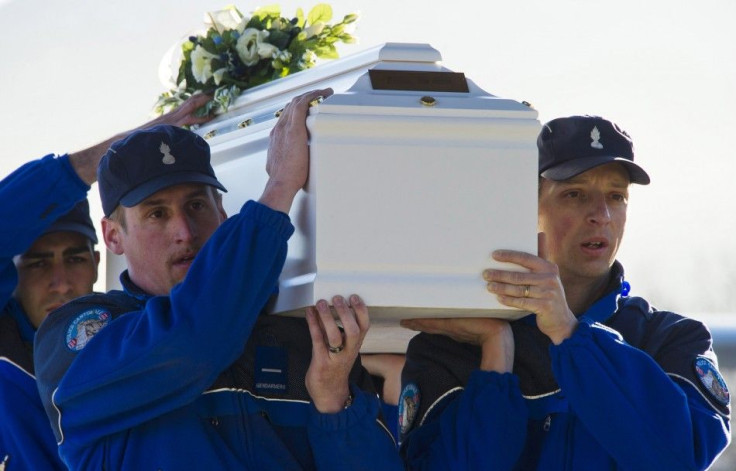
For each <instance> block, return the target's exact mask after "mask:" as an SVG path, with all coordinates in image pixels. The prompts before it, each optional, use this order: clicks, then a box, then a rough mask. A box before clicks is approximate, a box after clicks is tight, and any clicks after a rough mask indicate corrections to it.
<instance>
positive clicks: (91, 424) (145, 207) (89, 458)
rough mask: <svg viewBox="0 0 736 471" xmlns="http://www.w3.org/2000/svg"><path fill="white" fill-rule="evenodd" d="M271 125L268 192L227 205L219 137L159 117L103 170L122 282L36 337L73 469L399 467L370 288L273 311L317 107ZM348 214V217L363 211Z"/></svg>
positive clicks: (304, 105)
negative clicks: (365, 363) (218, 173)
mask: <svg viewBox="0 0 736 471" xmlns="http://www.w3.org/2000/svg"><path fill="white" fill-rule="evenodd" d="M330 92H331V91H330V90H322V91H315V92H312V93H307V94H305V95H302V96H300V97H297V98H295V99H294V100H293V101H292V102H291V103H290V104H289V105H287V106H286V108H285V109H284V112H283V113H282V115H281V117H280V118H279V120H278V123H277V125H276V126H275V127H274V129H273V131H272V138H271V144H270V146H269V150H268V159H267V171H268V173H269V180H268V182H267V184H266V187H265V189H264V191H263V194H262V196H261V198H260V199H259V201H257V202H256V201H248V202H246V203H245V204H244V205H243V207H242V208H241V210H240V212H239V213H238V214H236V215H234V216H232V217H230V218H229V219H226V215H225V213H224V210H223V208H222V204H221V195H220V193H219V192H218V191H216V190H218V189H219V190H223V191H224V188H223V187H222V185H221V184H220V183H219V181H218V180H217V178H216V177H215V175H214V172H213V169H212V167H211V165H210V160H209V159H210V155H209V147H208V145H207V143H206V142H205V141H204V140H203V139H202V138H200V137H199V136H197V135H196V134H194V133H190V132H186V131H183V130H179V129H177V128H172V127H156V128H152V129H150V130H147V131H141V132H138V133H134V134H133V135H131V136H130V137H129V138H127V139H125V140H122V141H119V142H117V143H115V144H113V145H112V146H111V148H110V150H109V151H108V152H107V154H106V155H105V156H104V157H103V160H102V161H101V163H100V167H99V186H100V195H101V198H102V202H103V209H104V213H105V218H104V219H103V224H102V225H103V234H104V239H105V243H106V245H107V247H108V248H109V249H110V250H111V251H113V252H114V253H116V254H122V255H124V256H125V258H126V262H127V265H128V269H127V270H126V271H125V272H123V274H122V275H121V281H122V284H123V291H111V292H109V293H107V294H104V295H102V294H100V295H91V296H88V297H84V298H80V299H77V300H75V301H73V302H71V303H69V304H67V305H66V306H64V307H62V308H61V309H59V310H58V311H56V312H55V313H54V314H53V315H52V316H50V317H49V318H48V319H47V320H46V322H44V324H43V325H42V326H41V328H40V329H39V332H38V334H37V336H36V344H35V353H36V371H37V374H38V382H39V390H40V392H41V397H42V400H43V403H44V406H45V409H46V412H47V414H48V415H49V417H50V418H51V422H52V424H53V425H54V432H55V434H56V438H57V440H58V442H59V452H60V455H61V456H62V459H63V460H64V462H65V463H66V464H67V465H68V466H69V467H70V468H72V469H135V470H139V469H194V468H204V469H253V470H265V469H279V470H290V469H400V468H402V467H403V466H402V464H401V460H400V458H399V456H398V453H397V452H396V451H395V446H394V443H393V441H392V439H391V436H390V434H389V433H388V431H387V430H386V428H385V426H384V425H383V424H382V423H381V422H379V420H378V416H379V407H380V406H379V403H378V399H377V397H376V396H375V393H374V392H373V391H371V383H370V377H369V375H368V373H367V372H366V371H365V370H364V369H362V367H360V365H359V362H358V363H356V358H357V356H358V352H359V349H360V345H361V343H362V340H363V337H364V336H365V333H366V331H367V329H368V313H367V310H366V307H365V305H364V304H363V302H362V301H361V300H360V298H359V297H357V296H351V297H350V298H349V299H347V300H346V299H343V298H342V297H339V296H336V297H335V298H333V299H332V304H333V306H334V309H335V311H336V313H337V315H338V316H339V317H340V320H341V324H342V325H341V328H339V327H338V324H337V323H336V322H335V319H334V318H333V316H332V314H331V312H330V306H329V305H328V303H327V302H326V301H324V300H322V301H319V302H318V303H317V305H316V306H315V307H314V308H310V309H308V310H307V316H306V319H301V318H285V317H280V316H266V315H262V316H259V313H260V312H261V310H262V308H263V307H264V305H265V304H266V302H267V301H268V299H269V297H270V296H271V295H272V293H274V290H275V288H276V284H277V280H278V276H279V274H280V271H281V268H282V265H283V262H284V259H285V256H286V248H287V240H288V238H289V236H290V235H291V234H292V232H293V230H294V228H293V226H292V224H291V222H290V221H289V217H288V215H287V214H288V211H289V208H290V206H291V204H292V201H293V198H294V196H295V195H296V193H297V191H298V190H299V189H300V188H302V186H303V185H304V184H305V182H306V178H307V171H308V147H307V130H306V124H305V121H306V114H307V110H308V107H309V103H310V102H311V101H313V100H314V99H316V98H317V97H318V95H320V94H326V93H330ZM348 223H349V222H348Z"/></svg>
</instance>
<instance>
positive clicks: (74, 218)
mask: <svg viewBox="0 0 736 471" xmlns="http://www.w3.org/2000/svg"><path fill="white" fill-rule="evenodd" d="M49 232H77V233H79V234H82V235H83V236H85V237H86V238H88V239H89V240H91V241H92V243H94V244H96V243H97V234H96V233H95V226H94V225H93V224H92V219H91V218H90V217H89V202H88V201H87V200H86V199H83V200H81V201H80V202H79V203H77V204H76V205H74V207H73V208H72V209H71V210H70V211H69V212H68V213H66V214H64V215H63V216H60V217H59V219H57V220H56V221H54V222H53V224H51V225H50V226H49V227H47V228H46V230H45V231H43V234H48V233H49Z"/></svg>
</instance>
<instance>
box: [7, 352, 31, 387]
mask: <svg viewBox="0 0 736 471" xmlns="http://www.w3.org/2000/svg"><path fill="white" fill-rule="evenodd" d="M0 361H4V362H6V363H10V364H11V365H13V366H14V367H16V368H18V369H19V370H21V371H22V372H23V373H25V374H27V375H28V376H30V377H31V378H32V379H33V381H36V377H35V376H33V375H32V374H31V373H29V372H27V371H26V370H24V369H23V368H22V367H21V366H20V365H19V364H17V363H16V362H14V361H13V360H11V359H10V358H8V357H0Z"/></svg>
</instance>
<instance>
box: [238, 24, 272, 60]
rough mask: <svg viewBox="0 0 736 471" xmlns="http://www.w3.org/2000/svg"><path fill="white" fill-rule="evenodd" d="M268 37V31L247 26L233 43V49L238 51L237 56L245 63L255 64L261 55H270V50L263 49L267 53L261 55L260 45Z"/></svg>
mask: <svg viewBox="0 0 736 471" xmlns="http://www.w3.org/2000/svg"><path fill="white" fill-rule="evenodd" d="M267 37H268V31H259V30H257V29H255V28H248V29H246V30H245V31H243V34H242V35H241V36H240V37H239V38H238V42H236V43H235V50H236V51H238V57H240V60H241V61H243V64H245V65H248V66H250V65H255V64H256V63H258V61H259V60H260V59H261V58H262V57H270V54H271V53H272V51H270V50H266V49H264V53H265V52H268V53H269V54H268V55H265V56H264V55H261V53H260V46H261V45H262V44H266V45H268V46H271V45H270V44H268V43H266V42H265V40H266V38H267Z"/></svg>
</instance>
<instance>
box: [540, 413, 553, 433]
mask: <svg viewBox="0 0 736 471" xmlns="http://www.w3.org/2000/svg"><path fill="white" fill-rule="evenodd" d="M551 426H552V415H548V416H547V417H545V418H544V425H542V430H544V431H545V432H549V429H550V427H551Z"/></svg>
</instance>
